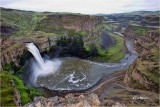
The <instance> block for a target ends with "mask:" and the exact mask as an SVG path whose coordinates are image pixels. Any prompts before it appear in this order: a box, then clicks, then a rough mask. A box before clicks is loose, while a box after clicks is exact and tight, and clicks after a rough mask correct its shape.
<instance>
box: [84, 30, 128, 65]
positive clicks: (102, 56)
mask: <svg viewBox="0 0 160 107" xmlns="http://www.w3.org/2000/svg"><path fill="white" fill-rule="evenodd" d="M109 34H110V36H111V37H113V38H114V39H115V40H116V43H115V45H114V46H112V47H110V48H108V49H107V50H106V51H105V50H103V49H101V48H100V47H98V46H95V47H96V50H97V55H96V56H91V57H89V58H88V59H90V60H94V61H98V62H117V61H120V60H121V59H122V58H124V56H125V50H124V39H123V38H122V37H120V36H119V35H116V34H113V33H109ZM85 49H86V51H92V49H91V47H89V46H85Z"/></svg>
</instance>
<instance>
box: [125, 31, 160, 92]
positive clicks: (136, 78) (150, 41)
mask: <svg viewBox="0 0 160 107" xmlns="http://www.w3.org/2000/svg"><path fill="white" fill-rule="evenodd" d="M125 33H126V34H125V35H126V36H127V37H129V38H133V39H134V40H135V50H136V51H137V52H138V53H139V56H138V59H137V61H135V63H134V64H133V65H132V66H130V68H129V69H128V70H127V72H126V75H125V78H124V83H125V85H127V86H129V87H134V88H138V89H146V90H150V91H153V92H157V93H158V92H159V85H160V84H159V76H160V74H159V58H158V57H159V54H158V53H159V52H158V49H159V46H160V44H159V43H160V42H159V35H160V34H159V32H156V31H154V32H148V33H147V34H146V35H143V36H141V35H137V34H135V33H134V32H132V29H128V30H127V31H126V32H125Z"/></svg>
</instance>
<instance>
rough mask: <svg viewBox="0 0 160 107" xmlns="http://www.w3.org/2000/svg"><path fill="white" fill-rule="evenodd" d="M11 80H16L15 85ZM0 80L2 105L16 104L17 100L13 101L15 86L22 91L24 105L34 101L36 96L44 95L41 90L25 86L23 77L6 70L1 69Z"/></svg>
mask: <svg viewBox="0 0 160 107" xmlns="http://www.w3.org/2000/svg"><path fill="white" fill-rule="evenodd" d="M11 80H13V81H14V84H15V86H13V84H11ZM0 81H1V90H0V94H1V99H0V101H1V104H2V106H13V105H14V106H15V102H14V101H13V98H14V88H16V89H17V90H18V91H19V92H20V97H21V104H22V105H24V104H26V103H29V102H30V101H32V100H33V98H34V97H35V96H42V94H41V93H40V92H39V91H37V90H36V89H33V88H29V87H27V86H25V84H24V82H23V81H22V80H21V79H19V78H18V77H17V76H15V75H12V74H10V73H8V72H6V71H1V73H0Z"/></svg>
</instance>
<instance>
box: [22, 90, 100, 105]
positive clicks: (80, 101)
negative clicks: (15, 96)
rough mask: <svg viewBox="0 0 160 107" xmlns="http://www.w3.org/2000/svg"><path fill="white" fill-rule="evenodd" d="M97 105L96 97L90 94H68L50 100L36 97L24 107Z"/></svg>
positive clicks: (98, 102)
mask: <svg viewBox="0 0 160 107" xmlns="http://www.w3.org/2000/svg"><path fill="white" fill-rule="evenodd" d="M99 105H100V101H99V99H98V96H97V95H96V94H93V93H92V94H89V95H85V96H84V95H80V96H74V95H73V94H68V95H66V96H65V97H64V98H62V97H58V96H55V97H51V98H44V97H38V98H35V99H34V101H33V102H31V103H29V104H26V105H24V107H51V106H57V107H93V106H95V107H98V106H99Z"/></svg>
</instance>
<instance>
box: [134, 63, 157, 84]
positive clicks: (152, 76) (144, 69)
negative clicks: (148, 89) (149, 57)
mask: <svg viewBox="0 0 160 107" xmlns="http://www.w3.org/2000/svg"><path fill="white" fill-rule="evenodd" d="M136 63H137V65H138V71H140V72H141V73H142V74H143V75H145V76H146V77H147V78H148V79H149V80H151V81H153V82H155V83H157V84H159V77H158V75H156V74H154V73H153V72H156V71H150V70H149V69H147V65H144V64H143V63H142V61H141V60H137V61H136Z"/></svg>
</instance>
